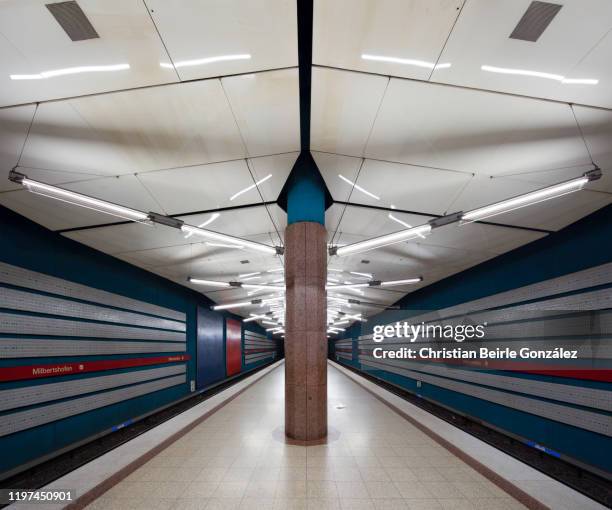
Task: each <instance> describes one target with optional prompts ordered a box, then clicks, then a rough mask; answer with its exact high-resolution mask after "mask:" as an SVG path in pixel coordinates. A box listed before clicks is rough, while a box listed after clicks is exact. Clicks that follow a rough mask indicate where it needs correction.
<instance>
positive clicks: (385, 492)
mask: <svg viewBox="0 0 612 510" xmlns="http://www.w3.org/2000/svg"><path fill="white" fill-rule="evenodd" d="M365 484H366V487H367V488H368V493H369V494H370V498H372V499H395V498H400V497H401V494H400V492H399V491H398V490H397V488H396V487H395V485H394V484H393V482H365Z"/></svg>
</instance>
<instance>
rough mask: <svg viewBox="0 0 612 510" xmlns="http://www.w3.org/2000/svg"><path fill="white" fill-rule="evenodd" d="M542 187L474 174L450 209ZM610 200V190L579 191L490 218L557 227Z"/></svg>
mask: <svg viewBox="0 0 612 510" xmlns="http://www.w3.org/2000/svg"><path fill="white" fill-rule="evenodd" d="M541 187H542V184H538V183H534V182H527V181H523V180H517V179H514V178H512V179H511V178H503V177H498V178H494V179H490V178H487V177H479V176H477V177H475V178H474V179H473V180H472V181H470V183H469V184H468V185H467V186H466V188H465V190H464V191H463V192H462V194H461V195H460V196H459V198H458V199H457V201H456V202H455V203H454V204H453V210H457V211H469V210H472V209H475V208H478V207H482V206H485V205H489V204H492V203H495V202H498V201H500V200H505V199H508V198H512V197H514V196H516V195H521V194H523V193H527V192H529V191H533V190H536V189H539V188H541ZM611 202H612V194H611V193H602V192H598V191H589V190H582V191H577V192H575V193H570V194H569V195H565V196H562V197H559V198H553V199H550V200H547V201H545V202H541V203H539V204H534V205H530V206H528V207H523V208H521V209H517V210H515V211H511V212H507V213H504V214H499V215H497V216H494V217H492V218H490V219H489V221H492V222H495V223H501V224H504V225H518V226H523V227H531V228H539V229H544V230H559V229H561V228H563V227H565V226H567V225H569V224H570V223H574V222H575V221H577V220H579V219H580V218H582V217H584V216H586V215H588V214H591V213H592V212H595V211H596V210H597V209H600V208H602V207H604V206H606V205H608V204H609V203H611Z"/></svg>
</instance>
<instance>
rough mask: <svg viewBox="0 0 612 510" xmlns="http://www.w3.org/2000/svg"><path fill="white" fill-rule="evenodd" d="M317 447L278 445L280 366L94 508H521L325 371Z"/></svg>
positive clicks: (349, 383)
mask: <svg viewBox="0 0 612 510" xmlns="http://www.w3.org/2000/svg"><path fill="white" fill-rule="evenodd" d="M328 370H329V373H328V374H329V426H330V436H331V437H332V438H335V440H333V441H330V442H329V444H327V445H321V446H309V447H303V446H291V445H287V444H285V443H284V441H283V439H282V438H283V432H282V424H283V418H284V416H283V414H284V410H283V382H284V381H283V375H284V366H281V367H280V368H278V369H276V370H273V371H272V372H271V373H270V374H268V375H267V376H265V377H264V378H262V379H261V380H260V381H259V382H257V383H255V384H254V385H253V386H252V387H250V388H249V389H248V390H246V391H245V392H244V393H242V394H241V395H240V396H239V397H237V398H236V399H234V400H233V401H231V402H230V403H229V404H227V405H226V406H225V407H223V408H222V409H220V410H219V411H217V412H216V413H215V414H214V415H212V416H211V417H210V418H208V419H207V420H205V421H204V422H203V423H202V424H200V425H199V426H197V427H196V428H195V429H194V430H192V431H191V432H189V433H188V434H187V435H186V436H184V437H183V438H181V439H180V440H179V441H177V442H176V443H174V444H173V445H171V446H170V447H169V448H167V449H166V450H164V451H163V452H162V453H160V454H159V455H158V456H157V457H155V458H153V459H152V460H151V461H149V462H148V463H147V464H145V465H144V466H142V467H141V468H140V469H138V470H137V471H135V472H134V473H132V474H131V475H130V476H129V477H128V478H126V479H125V480H124V481H122V482H121V483H119V484H118V485H116V486H114V487H113V488H112V489H111V490H109V491H108V492H107V493H105V494H104V495H103V496H102V497H101V498H100V499H98V500H96V501H95V502H94V503H92V504H91V505H90V506H89V507H88V508H90V509H92V510H93V509H96V510H98V509H104V510H107V509H108V510H111V509H143V510H144V509H176V510H200V509H206V510H213V509H256V510H267V509H288V510H290V509H294V508H295V509H316V510H324V509H327V508H330V509H350V510H361V509H384V510H396V509H398V510H399V509H411V510H430V509H453V510H464V509H466V510H467V509H482V510H485V509H486V510H497V509H504V510H510V509H520V508H525V507H524V506H522V505H521V504H520V503H519V502H517V501H516V500H514V499H513V498H511V497H510V496H509V495H507V494H506V493H504V492H503V491H501V490H500V489H499V488H497V486H495V485H494V484H492V483H491V482H489V481H488V480H487V479H485V478H484V477H482V476H481V475H480V474H479V473H477V472H476V471H474V470H473V469H472V468H470V467H469V466H467V465H466V464H465V463H463V462H462V461H461V460H460V459H458V458H457V457H455V456H453V455H452V454H451V453H450V452H448V451H447V450H445V449H444V448H442V447H441V446H439V445H437V443H435V442H434V441H432V440H431V439H430V438H428V437H427V436H426V435H425V434H423V433H422V432H421V431H419V430H418V429H416V428H415V427H413V426H412V425H411V424H410V423H408V422H407V421H406V420H405V419H403V418H402V417H401V416H399V415H397V414H396V413H394V412H393V411H392V410H391V409H390V408H389V407H387V406H386V405H385V404H383V403H382V402H380V401H379V400H377V399H376V398H374V397H373V396H372V395H370V394H369V393H368V392H367V391H365V390H364V389H362V388H361V387H360V386H358V385H357V384H355V383H354V382H353V381H351V380H350V379H349V378H348V377H346V376H345V375H343V374H341V373H340V372H339V371H338V370H336V369H334V368H331V367H330V368H329V369H328Z"/></svg>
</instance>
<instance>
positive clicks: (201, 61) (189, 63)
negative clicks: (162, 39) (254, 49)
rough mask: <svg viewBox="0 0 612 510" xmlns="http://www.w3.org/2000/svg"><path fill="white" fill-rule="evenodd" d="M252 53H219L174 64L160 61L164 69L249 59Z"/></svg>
mask: <svg viewBox="0 0 612 510" xmlns="http://www.w3.org/2000/svg"><path fill="white" fill-rule="evenodd" d="M250 58H251V55H249V54H248V53H243V54H238V55H219V56H216V57H205V58H197V59H193V60H181V61H179V62H175V63H174V65H173V64H171V63H167V62H160V63H159V66H160V67H163V68H164V69H173V68H178V67H192V66H201V65H206V64H214V63H215V62H227V61H231V60H249V59H250Z"/></svg>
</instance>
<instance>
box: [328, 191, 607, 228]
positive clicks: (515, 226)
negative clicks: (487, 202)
mask: <svg viewBox="0 0 612 510" xmlns="http://www.w3.org/2000/svg"><path fill="white" fill-rule="evenodd" d="M589 191H591V190H589ZM600 193H602V194H604V192H600ZM334 203H336V204H343V205H345V206H347V207H348V206H350V207H361V208H364V209H376V210H380V211H388V212H398V213H405V214H413V215H415V216H430V217H433V218H441V217H442V216H443V215H441V214H433V213H422V212H418V211H408V210H405V209H390V208H388V207H383V206H378V205H372V204H361V203H359V202H341V201H337V202H334ZM474 223H479V224H481V225H491V226H493V227H503V228H510V229H517V230H528V231H530V232H540V233H542V234H552V233H553V232H554V230H546V229H542V228H536V227H524V226H519V225H507V224H505V223H497V222H493V221H483V220H479V221H475V222H474Z"/></svg>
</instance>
